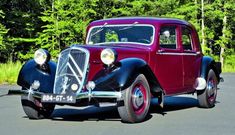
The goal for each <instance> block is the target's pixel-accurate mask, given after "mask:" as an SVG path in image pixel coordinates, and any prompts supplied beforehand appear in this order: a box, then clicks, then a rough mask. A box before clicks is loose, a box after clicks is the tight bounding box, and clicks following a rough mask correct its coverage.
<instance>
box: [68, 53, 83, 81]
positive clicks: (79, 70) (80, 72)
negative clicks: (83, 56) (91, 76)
mask: <svg viewBox="0 0 235 135" xmlns="http://www.w3.org/2000/svg"><path fill="white" fill-rule="evenodd" d="M69 58H70V59H71V60H72V62H73V64H74V65H75V67H76V68H77V70H78V72H79V74H80V76H81V77H83V74H82V71H81V69H80V68H79V67H78V65H77V63H76V62H75V60H74V58H73V57H72V56H71V54H69Z"/></svg>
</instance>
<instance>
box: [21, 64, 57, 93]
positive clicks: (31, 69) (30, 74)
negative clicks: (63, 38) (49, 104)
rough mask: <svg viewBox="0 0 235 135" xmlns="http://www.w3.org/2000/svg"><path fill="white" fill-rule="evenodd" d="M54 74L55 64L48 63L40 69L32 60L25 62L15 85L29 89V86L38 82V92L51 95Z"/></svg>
mask: <svg viewBox="0 0 235 135" xmlns="http://www.w3.org/2000/svg"><path fill="white" fill-rule="evenodd" d="M55 73H56V63H55V62H53V61H49V62H47V63H46V64H45V65H44V68H41V67H40V66H39V65H38V64H37V63H36V62H35V61H34V60H33V59H32V60H29V61H27V62H26V63H25V64H24V65H23V66H22V68H21V70H20V73H19V76H18V80H17V84H18V85H20V86H22V87H23V88H27V89H29V87H30V86H31V84H32V83H33V82H34V81H35V80H37V81H39V82H40V87H39V89H38V90H39V91H40V92H44V93H53V86H54V80H55Z"/></svg>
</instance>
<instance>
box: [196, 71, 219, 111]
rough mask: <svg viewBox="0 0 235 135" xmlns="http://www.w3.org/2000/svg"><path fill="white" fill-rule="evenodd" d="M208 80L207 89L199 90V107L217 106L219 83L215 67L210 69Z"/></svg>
mask: <svg viewBox="0 0 235 135" xmlns="http://www.w3.org/2000/svg"><path fill="white" fill-rule="evenodd" d="M206 82H207V85H206V88H205V90H203V91H198V92H197V98H198V102H199V107H202V108H212V107H214V106H215V102H216V96H217V84H218V80H217V77H216V74H215V72H214V71H213V69H210V70H209V71H208V74H207V78H206Z"/></svg>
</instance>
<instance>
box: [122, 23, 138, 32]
mask: <svg viewBox="0 0 235 135" xmlns="http://www.w3.org/2000/svg"><path fill="white" fill-rule="evenodd" d="M136 24H138V22H134V23H132V24H131V25H130V26H126V27H123V28H121V29H119V31H121V30H126V29H130V28H132V27H133V26H135V25H136Z"/></svg>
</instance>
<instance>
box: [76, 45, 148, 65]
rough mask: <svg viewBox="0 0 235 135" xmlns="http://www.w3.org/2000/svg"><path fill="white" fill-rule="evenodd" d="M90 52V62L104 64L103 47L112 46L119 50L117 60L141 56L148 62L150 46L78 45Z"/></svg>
mask: <svg viewBox="0 0 235 135" xmlns="http://www.w3.org/2000/svg"><path fill="white" fill-rule="evenodd" d="M76 47H82V48H85V49H87V50H89V52H90V64H103V63H102V61H101V59H100V54H101V51H102V50H103V49H106V48H111V49H114V50H115V51H116V52H117V55H118V58H117V60H118V61H119V60H121V59H124V58H133V57H134V58H140V59H143V60H145V61H146V62H148V60H149V52H150V47H148V46H140V45H136V46H134V45H112V46H111V45H76Z"/></svg>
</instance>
